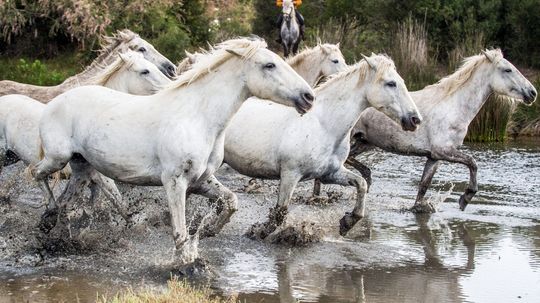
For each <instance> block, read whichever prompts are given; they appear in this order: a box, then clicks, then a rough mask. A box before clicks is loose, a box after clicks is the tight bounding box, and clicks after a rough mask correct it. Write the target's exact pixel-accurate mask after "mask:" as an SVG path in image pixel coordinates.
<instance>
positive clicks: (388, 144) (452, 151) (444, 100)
mask: <svg viewBox="0 0 540 303" xmlns="http://www.w3.org/2000/svg"><path fill="white" fill-rule="evenodd" d="M493 93H495V94H499V95H503V96H508V97H510V98H514V99H519V100H523V101H524V102H525V103H526V104H531V103H533V102H534V100H535V99H536V95H537V93H536V89H535V88H534V87H533V85H532V84H531V83H530V82H529V81H528V80H527V79H526V78H525V77H524V76H523V75H522V74H521V73H520V72H519V71H518V70H517V68H516V67H515V66H513V65H512V64H511V63H510V62H508V60H506V59H504V58H503V54H502V53H501V51H500V50H498V49H496V50H487V51H485V52H483V54H480V55H477V56H472V57H469V58H466V59H465V61H464V64H463V65H462V66H461V68H459V69H458V70H457V71H456V72H455V73H454V74H452V75H450V76H448V77H446V78H444V79H442V80H441V81H439V82H438V83H437V84H434V85H430V86H427V87H426V88H424V89H422V90H420V91H416V92H412V93H411V95H412V97H413V99H414V100H415V101H416V104H417V105H418V108H419V109H420V112H421V113H422V115H423V116H424V117H425V122H424V123H423V124H422V126H421V127H420V128H419V129H418V131H416V132H414V133H409V132H404V131H401V130H400V129H399V128H398V127H397V126H396V125H395V124H394V123H392V121H391V120H390V119H388V118H387V117H385V116H384V115H381V114H380V113H379V112H377V111H375V110H366V111H365V112H364V113H362V115H361V116H360V120H359V122H358V124H357V126H356V127H355V132H356V133H358V134H359V136H360V137H361V138H362V140H363V141H365V142H367V143H368V144H370V145H372V146H377V147H380V148H382V149H384V150H386V151H390V152H393V153H398V154H403V155H411V156H422V157H427V162H426V165H425V168H424V173H423V175H422V180H421V181H420V186H419V190H418V195H417V197H416V202H415V206H414V207H413V210H414V211H419V212H426V211H427V212H433V211H434V209H433V206H432V205H430V204H429V202H427V201H426V200H425V199H424V196H425V194H426V191H427V189H428V187H429V185H430V184H431V180H432V178H433V175H434V174H435V171H436V170H437V167H438V165H439V162H440V161H441V160H442V161H448V162H453V163H461V164H464V165H466V166H467V167H468V168H469V171H470V180H469V185H468V187H467V189H466V190H465V193H464V194H463V195H462V196H461V197H460V199H459V206H460V209H461V210H464V209H465V207H466V206H467V204H468V203H469V202H470V201H471V199H472V198H473V196H474V194H475V193H476V192H477V190H478V184H477V181H476V173H477V166H476V162H475V161H474V159H473V157H471V156H469V155H467V154H465V153H463V152H461V151H459V150H458V147H459V146H460V145H461V144H463V139H464V138H465V135H466V134H467V128H468V126H469V124H470V123H471V121H472V120H473V118H474V117H475V116H476V114H477V113H478V111H480V109H481V108H482V105H483V104H484V102H485V101H486V100H487V99H488V97H489V96H490V95H491V94H493ZM365 142H364V143H365ZM361 144H362V143H361Z"/></svg>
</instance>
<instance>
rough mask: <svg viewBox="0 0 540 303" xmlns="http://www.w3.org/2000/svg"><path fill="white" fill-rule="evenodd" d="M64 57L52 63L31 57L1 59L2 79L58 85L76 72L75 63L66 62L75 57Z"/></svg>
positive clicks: (0, 74)
mask: <svg viewBox="0 0 540 303" xmlns="http://www.w3.org/2000/svg"><path fill="white" fill-rule="evenodd" d="M62 59H63V60H55V61H54V62H51V64H47V63H44V62H42V61H40V60H33V61H32V60H29V59H18V60H1V61H0V64H1V65H2V67H3V69H2V73H0V79H8V80H12V81H17V82H21V83H29V84H34V85H44V86H50V85H57V84H60V83H62V81H64V79H65V78H67V77H68V76H70V75H72V74H74V73H76V71H75V68H73V67H72V66H73V65H71V64H68V65H66V64H65V63H66V61H67V62H71V61H72V60H73V58H62ZM62 64H63V65H62Z"/></svg>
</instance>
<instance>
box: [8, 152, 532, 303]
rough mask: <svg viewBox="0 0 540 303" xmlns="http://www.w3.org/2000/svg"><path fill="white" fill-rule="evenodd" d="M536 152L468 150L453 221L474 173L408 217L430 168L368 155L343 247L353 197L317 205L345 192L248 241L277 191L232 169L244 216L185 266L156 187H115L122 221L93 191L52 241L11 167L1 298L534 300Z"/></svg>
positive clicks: (203, 208) (453, 171) (194, 200)
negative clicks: (170, 288)
mask: <svg viewBox="0 0 540 303" xmlns="http://www.w3.org/2000/svg"><path fill="white" fill-rule="evenodd" d="M539 146H540V142H532V144H528V143H510V144H507V145H489V146H487V145H470V146H468V147H467V148H466V149H465V150H466V152H468V153H470V154H472V155H473V156H474V157H475V158H476V159H477V162H478V167H479V184H480V188H479V192H478V194H477V196H476V197H475V199H474V200H473V202H472V203H471V204H470V205H469V206H468V207H467V210H466V211H465V212H461V211H459V209H458V199H459V196H460V194H461V193H462V191H463V190H464V189H465V187H466V182H467V178H468V171H467V169H466V168H465V167H462V166H460V165H450V164H442V165H441V167H440V169H439V172H438V173H437V175H436V176H435V179H434V187H433V189H431V190H430V191H429V192H428V195H431V196H430V197H429V201H430V202H431V203H432V204H433V205H434V206H435V207H436V209H437V210H438V211H437V213H435V214H433V215H414V214H412V213H411V212H409V211H408V209H409V208H410V207H411V206H412V205H413V204H414V198H415V196H416V185H417V183H418V180H419V179H420V175H421V172H422V168H423V160H422V159H419V158H418V159H417V158H408V157H398V156H395V155H390V154H384V153H380V152H378V151H373V152H369V153H367V154H364V155H363V156H361V157H359V158H358V159H360V160H362V161H363V162H364V163H366V164H368V165H369V166H370V167H371V168H372V171H373V185H372V187H371V189H370V193H369V194H368V196H367V199H366V206H367V217H366V218H364V219H362V220H361V221H360V222H359V223H358V224H357V225H356V226H355V227H354V228H353V229H352V230H351V231H350V232H349V234H348V235H347V237H341V236H340V235H339V220H340V218H341V217H343V215H344V214H345V212H347V211H350V210H352V208H353V206H354V195H355V190H354V188H353V187H348V188H343V187H339V186H323V191H322V195H326V193H328V192H337V193H341V194H342V196H340V197H338V198H337V199H336V201H333V202H332V203H321V204H314V205H313V204H312V205H306V204H305V203H304V202H305V200H302V198H300V199H299V200H298V201H293V203H292V204H291V205H290V207H289V212H288V215H287V221H286V224H285V227H284V228H283V229H282V230H281V234H280V237H278V238H277V239H278V240H277V241H275V242H278V243H280V244H272V243H267V241H261V240H252V239H249V238H248V237H246V236H245V233H246V232H247V231H248V230H249V229H250V228H251V227H252V226H253V225H254V224H256V223H263V222H265V221H266V220H267V219H268V215H269V210H270V209H271V208H273V206H274V205H275V201H276V200H277V189H278V182H277V181H264V182H260V181H258V182H257V183H258V184H260V186H258V187H257V188H255V189H254V190H250V193H246V191H245V189H246V187H248V188H249V186H252V187H253V182H251V184H250V179H249V178H245V177H242V176H240V175H238V174H236V173H235V172H234V171H232V170H231V169H230V168H227V167H224V168H222V169H220V171H219V176H218V178H219V179H220V180H221V181H222V182H223V183H224V184H225V185H226V186H228V187H229V188H231V189H232V190H233V191H234V192H235V193H236V194H237V195H238V197H239V210H238V212H236V213H235V214H234V215H233V216H232V218H231V222H230V223H229V224H227V225H226V226H225V228H224V229H223V231H222V232H221V233H220V234H219V235H218V236H216V237H212V238H206V239H202V240H201V241H200V245H199V254H200V259H199V260H198V261H197V262H196V263H195V264H194V265H192V266H188V267H185V268H180V267H177V266H174V264H173V261H174V250H173V246H174V245H173V239H172V236H171V232H170V220H169V214H168V211H167V203H166V201H165V199H164V193H163V191H162V189H161V188H159V187H146V188H142V187H131V186H127V185H124V184H121V185H120V186H119V187H120V190H121V192H122V193H123V195H124V197H125V198H126V199H127V201H128V203H129V205H130V207H129V214H130V223H129V224H127V225H126V223H125V221H124V220H123V219H122V218H121V217H120V215H119V214H118V213H116V211H115V210H114V207H113V206H112V205H110V204H109V203H108V202H107V201H105V200H100V201H99V202H98V204H97V205H88V204H87V203H86V202H85V199H88V197H89V193H86V194H85V198H84V199H83V200H82V201H80V203H77V204H76V205H74V206H73V207H72V208H70V209H68V210H67V216H66V220H65V221H64V222H63V223H62V224H61V225H60V226H57V227H55V229H54V230H53V231H52V232H51V233H50V234H48V235H44V234H43V233H42V232H41V231H40V230H39V228H38V227H37V224H38V222H39V218H40V215H41V213H42V212H43V208H40V209H36V208H34V207H36V206H38V205H40V204H41V202H42V195H41V192H40V190H39V189H38V188H37V187H36V186H34V185H33V184H31V183H29V182H28V181H26V180H25V179H24V178H23V167H22V166H21V165H15V166H12V167H8V168H6V169H4V171H3V172H2V174H1V176H0V302H18V301H31V302H57V301H76V300H78V301H79V302H93V301H95V298H96V294H97V293H101V294H105V293H107V294H111V293H114V292H116V291H118V290H120V289H123V288H125V287H127V286H133V287H135V288H137V287H153V288H154V287H155V288H157V289H159V288H161V287H163V286H164V285H165V283H166V281H167V279H169V278H170V276H171V275H180V276H182V277H187V278H188V279H189V280H190V281H191V282H192V283H195V284H204V285H209V286H210V287H212V288H213V289H214V290H215V292H216V293H218V294H223V295H229V294H238V295H239V298H240V300H245V301H246V302H261V301H264V302H297V301H302V302H368V301H369V302H538V301H539V300H540V288H538V287H537V286H538V285H540V201H539V200H538V197H540V188H539V186H538V185H539V184H540V181H539V180H540V164H539V163H540V147H539ZM62 182H65V181H62ZM64 184H65V183H62V184H60V185H59V186H57V188H56V189H55V190H56V192H55V194H56V195H58V194H59V193H58V191H59V190H60V189H61V188H62V187H63V185H64ZM312 188H313V183H312V182H303V183H301V184H300V185H299V188H298V190H297V191H296V192H295V197H310V195H311V191H312ZM188 210H189V214H188V221H190V222H193V224H192V225H194V226H196V225H197V222H198V221H200V218H202V217H203V215H205V214H207V213H208V212H211V211H215V210H213V209H212V208H211V207H210V206H209V203H208V202H207V201H206V200H205V199H203V198H200V197H197V196H194V195H192V196H190V198H189V199H188ZM298 231H300V232H298ZM309 237H313V238H309ZM306 239H307V241H306ZM291 244H292V245H291ZM508 277H512V278H511V279H509V278H508Z"/></svg>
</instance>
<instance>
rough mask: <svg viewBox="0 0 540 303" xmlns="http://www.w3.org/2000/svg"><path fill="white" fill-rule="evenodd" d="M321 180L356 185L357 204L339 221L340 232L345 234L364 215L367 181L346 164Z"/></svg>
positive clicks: (329, 182) (326, 182)
mask: <svg viewBox="0 0 540 303" xmlns="http://www.w3.org/2000/svg"><path fill="white" fill-rule="evenodd" d="M321 181H322V182H323V183H325V184H338V185H342V186H354V187H356V193H357V195H356V205H355V206H354V209H353V211H352V212H350V213H349V212H348V213H346V214H345V216H343V218H341V220H340V221H339V234H340V235H342V236H345V235H346V234H347V232H348V231H349V230H350V229H351V228H353V226H354V225H355V224H356V223H357V222H358V221H360V219H362V218H363V217H364V213H365V203H364V200H365V196H366V193H367V182H366V180H364V178H362V177H361V176H359V175H357V174H355V173H353V172H352V171H350V170H348V169H347V168H345V167H344V166H342V167H341V168H340V169H339V170H338V171H336V172H335V173H333V174H331V175H327V176H324V178H321Z"/></svg>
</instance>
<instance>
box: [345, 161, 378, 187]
mask: <svg viewBox="0 0 540 303" xmlns="http://www.w3.org/2000/svg"><path fill="white" fill-rule="evenodd" d="M345 163H347V164H348V165H350V166H352V167H353V168H354V169H356V170H357V171H358V172H359V173H360V174H361V175H362V177H363V178H364V179H366V182H367V186H368V188H367V189H368V192H369V188H370V187H371V183H372V181H373V180H372V179H371V169H370V168H369V167H367V166H366V165H364V164H363V163H362V162H360V161H358V160H356V159H355V158H354V157H348V158H347V160H346V161H345Z"/></svg>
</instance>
